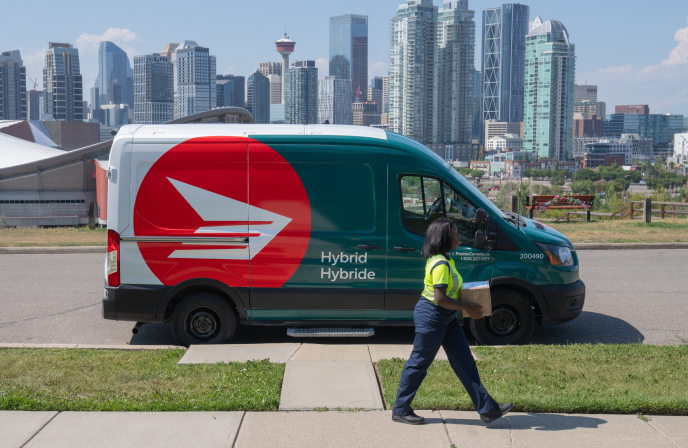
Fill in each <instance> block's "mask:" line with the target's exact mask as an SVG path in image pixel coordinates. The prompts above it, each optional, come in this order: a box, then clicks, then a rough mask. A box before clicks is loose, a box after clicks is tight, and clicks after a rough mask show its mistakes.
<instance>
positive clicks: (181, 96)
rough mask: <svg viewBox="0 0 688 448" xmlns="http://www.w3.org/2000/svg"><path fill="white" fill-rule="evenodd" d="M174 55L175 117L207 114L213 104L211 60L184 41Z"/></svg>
mask: <svg viewBox="0 0 688 448" xmlns="http://www.w3.org/2000/svg"><path fill="white" fill-rule="evenodd" d="M175 52H176V54H177V117H178V118H180V117H185V116H187V115H193V114H197V113H200V112H205V111H207V110H211V109H212V108H213V107H215V105H216V104H217V100H216V96H215V95H216V90H215V89H216V79H215V78H216V76H215V56H211V55H210V50H209V49H208V48H206V47H201V46H200V45H198V44H197V43H196V42H194V41H193V40H185V41H184V42H182V44H181V45H180V46H179V47H177V49H176V50H175Z"/></svg>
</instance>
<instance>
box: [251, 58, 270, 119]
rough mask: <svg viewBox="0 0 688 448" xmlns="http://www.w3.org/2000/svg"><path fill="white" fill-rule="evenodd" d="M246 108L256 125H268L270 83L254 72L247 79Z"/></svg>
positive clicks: (260, 74) (259, 73)
mask: <svg viewBox="0 0 688 448" xmlns="http://www.w3.org/2000/svg"><path fill="white" fill-rule="evenodd" d="M247 87H248V98H247V101H246V108H247V109H248V111H249V112H251V115H253V122H254V123H256V124H270V81H269V80H268V77H267V76H265V75H263V74H262V73H261V72H260V71H258V70H256V71H255V72H253V74H252V75H251V76H249V78H248V83H247Z"/></svg>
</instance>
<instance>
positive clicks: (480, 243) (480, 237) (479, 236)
mask: <svg viewBox="0 0 688 448" xmlns="http://www.w3.org/2000/svg"><path fill="white" fill-rule="evenodd" d="M486 242H487V238H485V233H484V232H483V231H482V230H478V231H477V232H475V243H474V244H473V247H475V248H477V249H483V248H485V243H486Z"/></svg>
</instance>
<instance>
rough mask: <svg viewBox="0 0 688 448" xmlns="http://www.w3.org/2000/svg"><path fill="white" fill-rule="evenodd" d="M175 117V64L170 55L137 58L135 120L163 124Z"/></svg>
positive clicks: (156, 54) (138, 122) (135, 69)
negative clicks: (170, 60) (170, 59)
mask: <svg viewBox="0 0 688 448" xmlns="http://www.w3.org/2000/svg"><path fill="white" fill-rule="evenodd" d="M173 119H174V65H173V64H172V63H171V62H169V61H168V60H167V56H161V55H160V54H159V53H151V54H147V55H145V56H135V57H134V123H136V124H161V123H166V122H168V121H171V120H173Z"/></svg>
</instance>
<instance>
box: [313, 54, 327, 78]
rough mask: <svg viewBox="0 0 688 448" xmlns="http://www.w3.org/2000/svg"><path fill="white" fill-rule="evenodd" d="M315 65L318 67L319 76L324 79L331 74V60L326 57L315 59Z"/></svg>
mask: <svg viewBox="0 0 688 448" xmlns="http://www.w3.org/2000/svg"><path fill="white" fill-rule="evenodd" d="M315 66H316V67H317V68H318V78H320V79H323V78H324V77H325V76H329V75H330V61H328V60H327V59H325V58H320V59H316V60H315Z"/></svg>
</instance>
